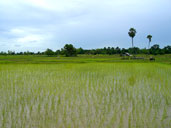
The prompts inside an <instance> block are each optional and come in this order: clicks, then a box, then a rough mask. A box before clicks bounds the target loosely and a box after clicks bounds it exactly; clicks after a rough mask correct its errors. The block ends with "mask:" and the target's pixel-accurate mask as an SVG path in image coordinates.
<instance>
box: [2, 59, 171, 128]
mask: <svg viewBox="0 0 171 128" xmlns="http://www.w3.org/2000/svg"><path fill="white" fill-rule="evenodd" d="M7 58H8V60H7V59H6V58H5V57H4V56H3V57H0V128H170V127H171V64H170V62H171V61H170V60H169V59H167V61H166V63H165V61H162V60H163V59H158V60H156V61H157V62H146V61H142V62H141V61H135V62H129V61H127V62H125V61H124V62H122V61H118V60H119V59H118V58H117V59H115V60H116V62H115V61H114V60H113V59H110V57H108V58H107V59H104V58H102V59H100V58H98V59H94V58H92V57H91V59H88V58H87V59H85V58H82V59H80V61H78V63H76V60H79V58H77V59H76V60H74V59H71V58H63V61H60V60H59V61H58V63H49V62H53V61H52V60H51V61H48V62H47V63H45V60H44V61H42V60H41V61H39V62H38V60H40V59H35V61H34V62H33V59H30V58H29V57H28V58H27V57H25V59H24V58H22V57H21V58H17V57H16V58H17V59H16V58H15V57H14V58H15V59H14V60H13V59H12V58H10V57H7ZM5 59H6V60H5ZM27 59H28V61H24V60H27ZM51 59H52V58H51ZM49 60H50V59H49ZM64 60H65V62H64ZM69 60H73V61H74V62H71V63H70V61H69ZM83 60H84V61H83ZM93 60H96V61H93ZM97 60H98V61H97ZM100 60H101V61H100ZM107 60H110V61H107ZM31 62H33V63H31ZM36 62H37V63H36ZM41 62H42V63H41ZM55 62H56V61H55ZM59 62H60V63H59ZM81 62H82V63H81Z"/></svg>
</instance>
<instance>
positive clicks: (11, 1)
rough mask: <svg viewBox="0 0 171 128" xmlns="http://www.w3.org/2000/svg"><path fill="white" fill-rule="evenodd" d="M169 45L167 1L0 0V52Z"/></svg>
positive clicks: (170, 21)
mask: <svg viewBox="0 0 171 128" xmlns="http://www.w3.org/2000/svg"><path fill="white" fill-rule="evenodd" d="M130 27H134V28H135V29H136V30H137V35H136V37H135V39H134V44H135V46H137V47H140V48H145V47H147V43H148V40H147V38H146V36H147V35H148V34H151V35H152V36H153V38H152V45H153V44H156V43H157V44H159V45H160V46H161V47H163V46H166V45H171V1H170V0H0V51H7V50H15V51H26V50H29V51H44V50H45V49H46V48H50V49H53V50H56V49H60V48H62V47H63V46H64V44H66V43H72V44H73V45H74V46H75V47H77V48H78V47H82V48H85V49H90V48H102V47H108V46H110V47H111V46H112V47H116V46H119V47H121V48H123V47H125V48H128V47H131V39H130V37H129V36H128V30H129V28H130Z"/></svg>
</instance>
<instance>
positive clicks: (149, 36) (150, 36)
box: [147, 35, 152, 49]
mask: <svg viewBox="0 0 171 128" xmlns="http://www.w3.org/2000/svg"><path fill="white" fill-rule="evenodd" d="M147 38H148V40H149V44H148V49H150V42H151V38H152V35H148V36H147Z"/></svg>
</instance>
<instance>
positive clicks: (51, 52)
mask: <svg viewBox="0 0 171 128" xmlns="http://www.w3.org/2000/svg"><path fill="white" fill-rule="evenodd" d="M45 55H48V56H52V55H54V52H53V51H52V50H51V49H49V48H48V49H46V51H45Z"/></svg>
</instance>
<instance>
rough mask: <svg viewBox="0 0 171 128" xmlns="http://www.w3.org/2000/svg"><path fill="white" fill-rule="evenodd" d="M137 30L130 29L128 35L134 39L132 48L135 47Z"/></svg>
mask: <svg viewBox="0 0 171 128" xmlns="http://www.w3.org/2000/svg"><path fill="white" fill-rule="evenodd" d="M136 33H137V32H136V29H134V28H130V29H129V32H128V35H129V36H130V37H131V38H132V48H133V47H134V40H133V39H134V37H135V35H136Z"/></svg>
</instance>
